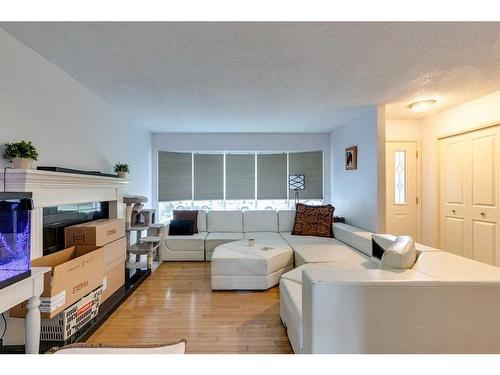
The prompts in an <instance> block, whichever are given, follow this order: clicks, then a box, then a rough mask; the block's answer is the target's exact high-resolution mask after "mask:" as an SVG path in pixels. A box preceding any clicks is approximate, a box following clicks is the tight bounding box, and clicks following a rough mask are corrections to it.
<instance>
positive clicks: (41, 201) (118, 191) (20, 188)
mask: <svg viewBox="0 0 500 375" xmlns="http://www.w3.org/2000/svg"><path fill="white" fill-rule="evenodd" d="M5 176H6V178H5V179H6V184H5V185H6V189H5V191H11V192H12V191H16V192H31V193H32V194H33V201H34V206H35V209H34V210H33V212H32V216H31V258H38V257H41V256H42V252H43V251H42V247H43V238H42V234H43V222H42V220H43V208H44V207H54V206H59V205H63V204H76V203H88V202H110V205H109V216H110V217H111V218H115V217H121V218H123V217H124V214H125V213H124V205H123V188H124V187H125V186H126V184H128V180H127V179H124V178H116V177H103V176H93V175H85V174H74V173H62V172H51V171H39V170H35V169H7V170H6V175H5ZM0 182H1V183H0V188H1V189H2V191H3V190H4V183H5V182H4V174H3V170H2V173H1V175H0Z"/></svg>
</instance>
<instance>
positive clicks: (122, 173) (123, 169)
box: [115, 163, 130, 178]
mask: <svg viewBox="0 0 500 375" xmlns="http://www.w3.org/2000/svg"><path fill="white" fill-rule="evenodd" d="M129 172H130V168H129V166H128V164H124V163H116V164H115V173H117V174H118V177H120V178H127V174H128V173H129Z"/></svg>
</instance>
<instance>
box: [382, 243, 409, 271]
mask: <svg viewBox="0 0 500 375" xmlns="http://www.w3.org/2000/svg"><path fill="white" fill-rule="evenodd" d="M416 259H417V253H416V250H415V241H413V238H412V237H410V236H399V237H398V238H396V240H395V241H394V242H393V243H392V244H391V245H389V246H388V247H387V248H386V249H385V251H384V254H383V255H382V261H381V265H382V268H396V269H409V268H412V267H413V265H414V264H415V260H416Z"/></svg>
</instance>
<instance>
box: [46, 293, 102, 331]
mask: <svg viewBox="0 0 500 375" xmlns="http://www.w3.org/2000/svg"><path fill="white" fill-rule="evenodd" d="M102 289H103V288H102V286H100V287H99V288H97V289H95V290H93V291H92V292H90V293H89V294H87V295H86V296H85V297H83V298H82V299H81V300H80V301H78V302H77V303H75V304H73V305H71V306H70V307H68V308H67V309H66V310H64V311H61V312H60V313H59V314H58V315H57V316H55V317H53V318H52V319H42V322H41V330H40V340H41V341H65V340H67V339H68V338H70V337H71V336H72V335H74V334H75V333H76V332H77V331H78V330H79V329H80V328H82V327H83V326H84V325H85V324H87V323H88V322H90V321H91V320H92V319H93V318H95V317H96V316H97V313H98V312H99V305H100V303H101V295H102Z"/></svg>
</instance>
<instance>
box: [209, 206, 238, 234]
mask: <svg viewBox="0 0 500 375" xmlns="http://www.w3.org/2000/svg"><path fill="white" fill-rule="evenodd" d="M207 229H208V232H210V233H213V232H219V233H220V232H232V233H235V232H243V215H242V212H241V211H209V212H208V213H207Z"/></svg>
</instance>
